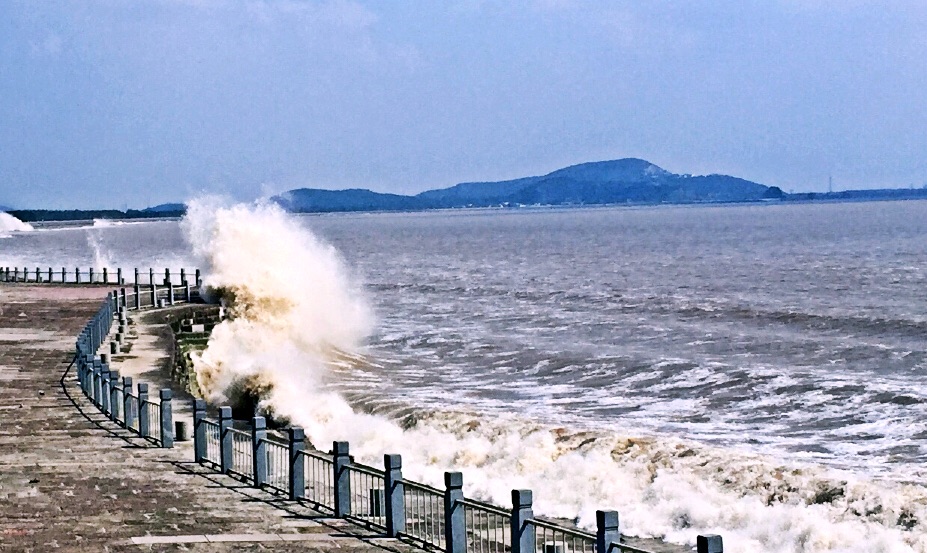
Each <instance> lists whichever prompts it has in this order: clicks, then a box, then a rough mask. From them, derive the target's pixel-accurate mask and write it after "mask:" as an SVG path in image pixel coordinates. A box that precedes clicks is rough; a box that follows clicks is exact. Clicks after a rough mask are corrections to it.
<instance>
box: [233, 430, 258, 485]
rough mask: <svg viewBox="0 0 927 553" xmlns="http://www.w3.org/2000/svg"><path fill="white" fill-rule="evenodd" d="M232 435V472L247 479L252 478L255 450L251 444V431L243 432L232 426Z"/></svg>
mask: <svg viewBox="0 0 927 553" xmlns="http://www.w3.org/2000/svg"><path fill="white" fill-rule="evenodd" d="M229 432H230V433H231V435H232V467H231V472H234V473H235V474H237V475H238V476H241V477H242V478H244V479H245V480H251V479H252V473H253V471H254V465H253V463H254V452H253V451H252V449H253V447H252V445H251V433H250V432H243V431H241V430H238V429H237V428H230V429H229Z"/></svg>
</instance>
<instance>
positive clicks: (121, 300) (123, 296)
mask: <svg viewBox="0 0 927 553" xmlns="http://www.w3.org/2000/svg"><path fill="white" fill-rule="evenodd" d="M119 307H122V308H124V309H128V307H129V305H128V303H126V289H125V288H120V289H119Z"/></svg>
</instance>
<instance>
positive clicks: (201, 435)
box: [193, 399, 206, 463]
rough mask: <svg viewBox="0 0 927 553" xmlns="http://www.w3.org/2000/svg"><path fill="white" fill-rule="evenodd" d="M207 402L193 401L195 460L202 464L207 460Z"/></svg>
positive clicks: (203, 400)
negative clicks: (205, 421) (204, 422)
mask: <svg viewBox="0 0 927 553" xmlns="http://www.w3.org/2000/svg"><path fill="white" fill-rule="evenodd" d="M204 420H206V400H205V399H194V400H193V460H194V461H196V462H197V463H202V462H203V461H205V460H206V425H205V424H203V421H204Z"/></svg>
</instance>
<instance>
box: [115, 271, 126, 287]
mask: <svg viewBox="0 0 927 553" xmlns="http://www.w3.org/2000/svg"><path fill="white" fill-rule="evenodd" d="M116 284H117V285H119V286H122V285H123V284H124V282H122V267H119V268H118V269H116Z"/></svg>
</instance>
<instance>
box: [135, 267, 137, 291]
mask: <svg viewBox="0 0 927 553" xmlns="http://www.w3.org/2000/svg"><path fill="white" fill-rule="evenodd" d="M135 286H136V287H137V286H138V267H136V268H135Z"/></svg>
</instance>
